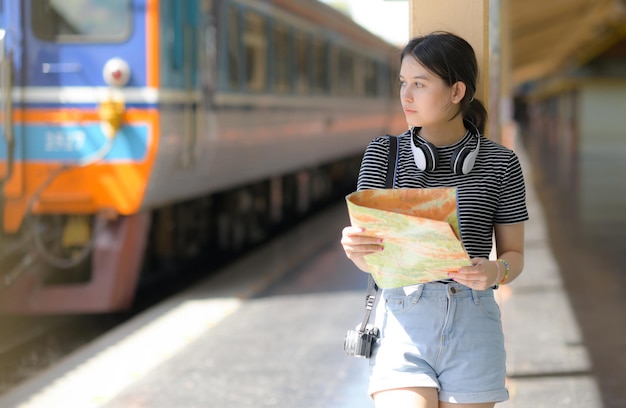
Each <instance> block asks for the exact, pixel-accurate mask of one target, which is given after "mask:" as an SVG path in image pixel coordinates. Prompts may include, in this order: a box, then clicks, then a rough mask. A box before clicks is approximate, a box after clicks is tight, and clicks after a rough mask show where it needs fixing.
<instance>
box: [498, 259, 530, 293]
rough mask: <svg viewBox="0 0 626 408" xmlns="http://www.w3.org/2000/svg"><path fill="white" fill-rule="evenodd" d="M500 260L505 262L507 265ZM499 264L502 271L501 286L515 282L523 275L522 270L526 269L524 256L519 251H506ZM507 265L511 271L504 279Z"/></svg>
mask: <svg viewBox="0 0 626 408" xmlns="http://www.w3.org/2000/svg"><path fill="white" fill-rule="evenodd" d="M500 260H503V261H505V262H506V263H505V262H502V261H500ZM497 262H498V263H499V267H500V270H501V275H500V281H502V283H500V284H501V285H505V284H507V283H511V282H513V281H514V280H515V279H517V277H518V276H520V275H521V273H522V270H523V269H524V254H522V253H521V252H518V251H506V252H503V253H502V254H500V255H499V256H498V261H497ZM507 264H508V269H509V271H508V276H506V278H504V276H505V274H506V266H507Z"/></svg>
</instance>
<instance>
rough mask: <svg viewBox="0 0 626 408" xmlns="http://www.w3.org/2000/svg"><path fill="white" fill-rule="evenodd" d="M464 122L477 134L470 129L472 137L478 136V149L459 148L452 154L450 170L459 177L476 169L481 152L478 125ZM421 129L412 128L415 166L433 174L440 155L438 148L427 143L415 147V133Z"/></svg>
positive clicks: (464, 120)
mask: <svg viewBox="0 0 626 408" xmlns="http://www.w3.org/2000/svg"><path fill="white" fill-rule="evenodd" d="M463 122H466V123H469V124H470V125H471V126H472V127H473V128H474V130H475V131H476V133H474V132H472V131H471V130H470V129H468V130H467V131H468V132H469V133H470V135H472V134H473V135H474V136H476V148H474V149H470V148H469V147H467V146H466V145H465V146H459V147H458V148H457V149H456V150H454V152H452V157H451V158H450V169H451V170H452V171H453V172H454V173H455V174H458V175H464V174H468V173H469V172H470V171H472V168H473V167H474V163H475V162H476V157H478V152H479V151H480V132H479V130H478V128H477V127H476V125H474V124H473V123H472V122H470V121H469V120H466V119H463ZM416 129H419V128H416V127H411V129H410V133H411V150H412V151H413V159H414V160H415V164H416V166H417V168H418V169H420V170H422V171H428V172H432V171H435V170H436V169H437V166H438V164H439V163H438V161H439V154H438V150H437V147H436V146H435V145H433V144H432V143H430V142H428V141H425V142H424V143H422V144H421V145H419V146H416V145H415V141H414V137H413V132H414V131H415V130H416Z"/></svg>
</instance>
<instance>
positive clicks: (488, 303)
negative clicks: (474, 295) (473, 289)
mask: <svg viewBox="0 0 626 408" xmlns="http://www.w3.org/2000/svg"><path fill="white" fill-rule="evenodd" d="M478 306H479V307H480V310H481V311H482V312H483V314H484V315H485V316H486V317H488V318H490V319H491V320H495V321H500V318H501V314H500V306H499V305H498V303H497V302H496V299H495V298H493V297H490V296H488V297H481V298H480V302H479V303H478Z"/></svg>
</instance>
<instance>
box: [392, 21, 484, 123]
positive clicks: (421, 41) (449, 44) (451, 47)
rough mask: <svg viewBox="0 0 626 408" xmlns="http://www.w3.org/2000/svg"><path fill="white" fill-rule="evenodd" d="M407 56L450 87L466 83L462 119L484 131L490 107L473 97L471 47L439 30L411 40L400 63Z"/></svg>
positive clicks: (474, 71)
mask: <svg viewBox="0 0 626 408" xmlns="http://www.w3.org/2000/svg"><path fill="white" fill-rule="evenodd" d="M407 55H410V56H412V57H413V58H415V59H416V60H417V61H418V62H419V63H420V64H421V65H423V66H424V68H426V69H427V70H428V71H430V72H432V73H433V74H435V75H437V76H438V77H439V78H441V79H443V80H444V82H446V84H448V86H452V85H454V84H455V83H456V82H459V81H461V82H463V83H464V84H465V87H466V91H465V97H463V99H462V100H461V109H460V110H459V113H462V115H463V119H465V120H467V121H469V122H471V123H473V124H474V125H475V126H476V127H477V128H478V130H479V131H480V133H483V132H484V131H485V125H486V123H487V110H486V109H485V107H484V106H483V104H482V102H480V101H479V100H478V99H475V98H474V94H476V82H477V80H478V63H477V62H476V54H475V53H474V49H473V48H472V46H471V45H470V44H469V43H468V42H467V41H465V40H464V39H463V38H461V37H459V36H457V35H455V34H452V33H449V32H445V31H436V32H433V33H431V34H428V35H425V36H421V37H415V38H413V39H411V40H410V41H409V43H408V44H407V45H406V46H405V47H404V49H403V50H402V53H401V54H400V62H402V60H404V57H406V56H407ZM457 115H458V113H457ZM455 116H456V115H455Z"/></svg>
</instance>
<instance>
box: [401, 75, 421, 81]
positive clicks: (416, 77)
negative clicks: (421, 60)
mask: <svg viewBox="0 0 626 408" xmlns="http://www.w3.org/2000/svg"><path fill="white" fill-rule="evenodd" d="M398 77H399V78H404V77H403V76H402V75H401V74H400V75H398ZM411 79H425V80H428V77H425V76H424V75H417V76H414V77H412V78H411Z"/></svg>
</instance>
